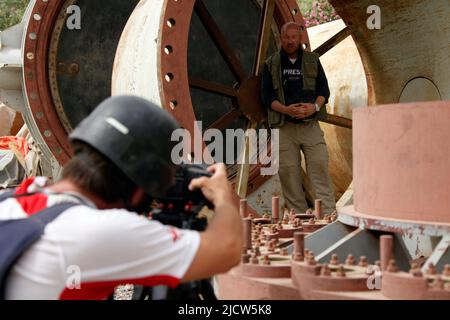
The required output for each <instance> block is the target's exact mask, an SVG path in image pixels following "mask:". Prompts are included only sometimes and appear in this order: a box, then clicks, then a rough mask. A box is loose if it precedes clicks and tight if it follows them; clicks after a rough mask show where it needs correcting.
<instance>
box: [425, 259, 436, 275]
mask: <svg viewBox="0 0 450 320" xmlns="http://www.w3.org/2000/svg"><path fill="white" fill-rule="evenodd" d="M427 274H429V275H435V274H437V271H436V267H435V266H434V263H432V262H430V263H429V264H428V268H427Z"/></svg>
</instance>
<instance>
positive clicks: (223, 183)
mask: <svg viewBox="0 0 450 320" xmlns="http://www.w3.org/2000/svg"><path fill="white" fill-rule="evenodd" d="M208 172H210V173H212V174H213V175H212V177H210V178H207V177H201V178H197V179H193V180H192V181H191V183H190V184H189V190H191V191H192V190H195V189H200V190H201V191H202V192H203V194H204V195H205V197H206V199H208V200H209V201H210V202H211V203H212V204H213V205H214V206H217V205H218V204H220V203H222V202H224V201H225V202H230V201H232V192H233V190H232V188H231V185H230V183H229V182H228V179H227V170H226V167H225V165H224V164H223V163H220V164H214V165H212V166H210V167H209V168H208Z"/></svg>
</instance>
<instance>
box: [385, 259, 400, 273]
mask: <svg viewBox="0 0 450 320" xmlns="http://www.w3.org/2000/svg"><path fill="white" fill-rule="evenodd" d="M386 270H387V271H388V272H397V271H398V267H397V263H396V262H395V260H394V259H391V260H389V264H388V266H387V269H386Z"/></svg>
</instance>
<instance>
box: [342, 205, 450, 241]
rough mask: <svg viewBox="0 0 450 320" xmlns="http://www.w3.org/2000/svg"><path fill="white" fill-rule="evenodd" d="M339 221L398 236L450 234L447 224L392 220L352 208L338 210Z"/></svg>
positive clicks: (449, 226) (449, 225) (449, 227)
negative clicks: (397, 234) (393, 233)
mask: <svg viewBox="0 0 450 320" xmlns="http://www.w3.org/2000/svg"><path fill="white" fill-rule="evenodd" d="M338 219H339V221H340V222H342V223H344V224H346V225H349V226H355V227H359V228H364V229H370V230H379V231H388V232H397V233H400V234H420V235H426V236H433V237H439V236H442V235H445V234H449V233H450V224H449V223H445V224H442V223H439V224H437V223H435V222H426V221H423V220H422V221H418V220H412V219H409V220H407V219H401V220H400V219H394V218H389V217H380V216H377V215H368V214H364V213H360V212H358V211H357V210H355V207H354V206H347V207H343V208H341V209H339V218H338Z"/></svg>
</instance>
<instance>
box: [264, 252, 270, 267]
mask: <svg viewBox="0 0 450 320" xmlns="http://www.w3.org/2000/svg"><path fill="white" fill-rule="evenodd" d="M263 264H264V265H266V266H270V258H269V255H267V254H266V255H265V256H264V260H263Z"/></svg>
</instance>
